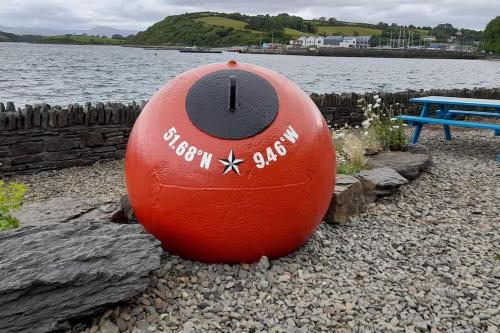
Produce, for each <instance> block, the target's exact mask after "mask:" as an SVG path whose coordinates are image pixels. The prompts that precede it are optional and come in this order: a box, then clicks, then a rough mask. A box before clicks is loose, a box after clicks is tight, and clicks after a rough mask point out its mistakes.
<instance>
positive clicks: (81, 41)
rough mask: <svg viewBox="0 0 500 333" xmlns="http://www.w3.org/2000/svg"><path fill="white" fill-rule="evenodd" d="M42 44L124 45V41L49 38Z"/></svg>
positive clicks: (44, 39)
mask: <svg viewBox="0 0 500 333" xmlns="http://www.w3.org/2000/svg"><path fill="white" fill-rule="evenodd" d="M41 42H42V43H49V44H110V45H120V44H123V40H120V39H111V38H103V37H94V36H83V35H60V36H47V37H43V38H42V39H41Z"/></svg>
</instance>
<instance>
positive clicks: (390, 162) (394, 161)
mask: <svg viewBox="0 0 500 333" xmlns="http://www.w3.org/2000/svg"><path fill="white" fill-rule="evenodd" d="M415 149H417V148H415ZM416 151H419V152H420V151H421V152H423V150H421V149H420V148H419V150H416ZM366 160H367V162H368V165H370V166H372V167H375V168H382V167H389V168H391V169H394V170H396V171H397V172H398V173H399V174H400V175H401V176H403V177H405V178H406V179H409V180H413V179H416V178H417V177H418V175H419V174H420V173H421V172H422V171H424V170H425V169H426V168H427V167H428V166H429V164H430V162H431V157H430V155H429V154H415V153H410V152H403V151H389V152H382V153H378V154H376V155H371V156H367V157H366Z"/></svg>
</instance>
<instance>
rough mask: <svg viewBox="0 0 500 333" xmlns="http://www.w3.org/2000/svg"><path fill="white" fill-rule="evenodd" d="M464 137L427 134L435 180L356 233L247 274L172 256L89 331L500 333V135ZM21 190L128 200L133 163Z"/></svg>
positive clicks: (354, 223)
mask: <svg viewBox="0 0 500 333" xmlns="http://www.w3.org/2000/svg"><path fill="white" fill-rule="evenodd" d="M453 135H454V140H452V141H450V142H447V141H445V140H444V138H443V133H442V129H441V128H440V129H437V130H433V129H428V128H427V127H426V128H424V129H423V131H422V138H421V140H422V142H421V143H422V144H424V145H426V146H428V147H429V149H430V150H431V153H432V156H433V165H432V166H431V167H430V169H429V170H428V171H427V172H424V173H423V174H422V175H420V177H419V178H418V179H416V180H415V181H412V182H411V183H409V184H408V185H406V186H404V187H402V188H401V190H400V192H399V193H396V194H395V195H392V196H390V197H387V198H383V199H381V200H380V201H378V202H376V203H375V204H372V205H370V206H369V207H368V208H367V209H366V210H365V211H364V212H363V213H361V214H360V215H358V216H354V217H351V219H350V221H349V223H347V224H345V225H342V226H332V225H327V224H322V225H321V226H320V227H319V228H318V230H317V231H316V233H315V234H314V235H313V236H312V238H311V239H310V240H309V241H308V242H307V243H306V244H305V245H304V246H303V247H302V248H301V249H299V250H298V251H296V252H295V253H293V254H290V255H289V256H286V257H283V258H278V259H273V260H272V261H270V260H269V259H268V258H267V257H262V258H261V259H260V260H259V262H257V263H253V264H241V265H217V264H211V265H208V264H202V263H198V262H196V263H195V262H190V261H187V260H183V259H181V258H178V257H176V256H173V255H169V256H167V257H166V258H167V259H166V261H165V264H164V265H165V266H164V267H163V268H162V269H160V270H159V271H158V272H157V273H155V278H156V280H154V281H155V283H152V287H151V289H149V290H148V291H147V292H146V293H145V295H146V296H143V295H140V296H139V297H137V298H136V299H134V300H131V301H130V302H128V303H127V304H124V305H121V306H120V309H119V312H118V313H119V315H116V316H115V315H114V314H113V311H111V312H110V313H107V317H106V318H105V319H104V320H102V321H101V319H102V317H103V315H100V316H97V317H95V318H94V320H92V323H88V324H86V325H88V326H87V327H89V330H88V331H89V332H90V331H91V330H92V329H94V328H92V327H95V326H96V325H99V323H100V322H101V323H102V324H101V325H100V329H101V330H102V326H103V325H104V326H105V328H106V327H107V329H108V331H109V332H111V333H116V332H117V330H122V328H124V327H125V325H124V324H126V325H127V328H126V332H149V331H151V329H153V331H158V332H181V331H183V330H184V329H187V330H191V331H192V332H232V331H235V332H240V331H241V332H252V331H255V332H319V331H327V332H328V331H330V332H331V331H338V332H353V331H355V332H429V331H430V332H433V333H439V332H443V333H444V332H481V331H484V332H499V325H500V313H499V312H498V308H499V303H500V294H499V290H500V288H499V287H500V284H499V282H498V281H499V279H500V271H499V265H500V262H499V261H498V257H496V256H498V255H499V254H500V253H499V247H498V244H500V233H499V232H498V226H499V223H500V192H499V187H500V163H498V162H496V161H495V158H496V155H497V154H498V147H499V146H500V137H494V136H492V135H491V133H488V132H484V131H460V130H456V131H453ZM14 180H17V181H22V182H24V183H26V184H27V185H28V191H29V192H28V201H33V200H40V199H43V198H48V197H52V196H54V195H55V194H59V195H65V194H71V193H74V194H78V195H89V196H96V195H103V196H108V197H116V198H119V197H120V196H121V195H122V194H123V193H124V192H125V186H124V181H123V161H114V162H107V163H99V164H96V165H93V166H89V167H82V168H68V169H64V170H59V171H54V172H48V173H47V172H46V173H40V174H37V175H34V176H21V177H17V178H15V179H14ZM477 212H480V213H481V214H477ZM242 272H244V273H242ZM160 282H161V283H160ZM160 285H161V286H160ZM144 300H146V301H144ZM157 300H158V301H157ZM160 301H162V302H163V303H160ZM148 302H149V304H148ZM157 302H158V303H157ZM159 305H161V306H159ZM125 309H128V310H126V311H124V310H125ZM124 313H126V314H124ZM117 318H118V319H117ZM280 318H282V319H280ZM120 319H122V320H123V321H122V320H120ZM150 321H152V322H150ZM188 322H189V324H187V323H188ZM81 325H85V324H84V323H78V324H75V328H76V327H81Z"/></svg>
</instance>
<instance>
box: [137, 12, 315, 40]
mask: <svg viewBox="0 0 500 333" xmlns="http://www.w3.org/2000/svg"><path fill="white" fill-rule="evenodd" d="M312 28H313V26H312V24H310V23H307V22H306V21H305V20H303V19H302V18H300V17H297V16H290V15H288V14H280V15H277V16H270V15H257V16H248V15H242V14H239V13H234V14H225V13H207V12H203V13H189V14H183V15H175V16H168V17H166V18H165V19H164V20H162V21H160V22H158V23H155V24H153V25H152V26H150V27H149V28H148V29H147V30H146V31H143V32H139V33H138V34H137V35H135V36H133V37H131V38H129V39H128V40H127V43H129V44H138V45H188V46H191V45H197V46H210V47H218V46H233V45H258V44H259V43H260V42H270V41H271V40H274V41H275V42H284V43H287V42H288V40H290V39H291V38H296V37H300V36H301V35H306V34H308V33H310V32H313V31H311V29H312Z"/></svg>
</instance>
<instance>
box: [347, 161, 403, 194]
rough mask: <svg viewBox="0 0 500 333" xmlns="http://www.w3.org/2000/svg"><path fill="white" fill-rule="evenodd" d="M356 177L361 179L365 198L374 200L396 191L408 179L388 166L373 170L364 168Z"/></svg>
mask: <svg viewBox="0 0 500 333" xmlns="http://www.w3.org/2000/svg"><path fill="white" fill-rule="evenodd" d="M356 177H357V178H359V179H360V180H361V184H362V185H363V192H364V194H365V199H366V200H367V201H368V202H373V201H374V200H375V198H377V197H383V196H387V195H390V194H393V193H394V192H396V191H397V190H398V189H399V187H400V186H402V185H405V184H407V183H408V180H407V179H406V178H404V177H403V176H401V175H400V174H399V173H397V172H396V171H395V170H394V169H391V168H388V167H382V168H376V169H372V170H362V171H361V172H359V173H358V174H356Z"/></svg>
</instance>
